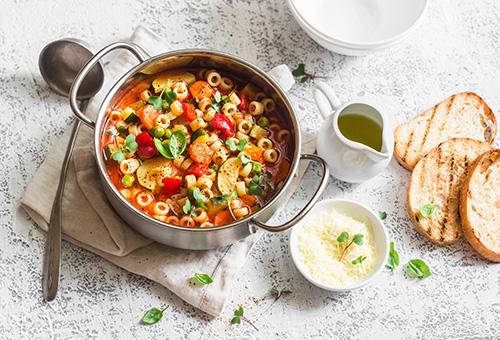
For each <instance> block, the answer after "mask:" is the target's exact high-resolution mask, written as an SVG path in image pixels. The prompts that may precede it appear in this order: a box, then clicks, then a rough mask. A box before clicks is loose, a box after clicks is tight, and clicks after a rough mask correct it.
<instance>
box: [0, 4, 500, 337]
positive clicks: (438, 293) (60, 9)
mask: <svg viewBox="0 0 500 340" xmlns="http://www.w3.org/2000/svg"><path fill="white" fill-rule="evenodd" d="M1 4H2V5H1V9H2V10H1V12H2V14H1V19H0V89H1V90H0V103H2V104H1V105H0V117H1V118H0V119H1V126H2V129H1V131H2V132H1V134H0V142H1V144H2V147H1V148H0V159H1V162H0V169H1V174H2V176H1V177H0V200H1V201H2V202H3V203H2V205H1V207H0V216H1V220H0V221H1V229H0V338H1V339H27V338H29V339H200V338H217V339H229V338H238V339H245V338H248V339H251V338H255V339H271V338H284V339H322V338H331V339H350V338H354V339H451V338H453V339H496V338H500V318H499V317H498V315H499V312H500V295H499V284H500V276H499V269H500V267H499V266H498V265H496V264H493V263H490V262H487V261H484V260H482V259H481V258H480V257H479V256H478V255H477V254H476V253H475V252H474V251H473V250H472V249H471V248H470V246H469V245H468V244H467V243H466V242H463V241H461V242H458V243H457V244H455V245H452V246H448V247H439V246H435V245H433V244H432V243H430V242H428V241H426V240H425V239H424V238H423V237H422V236H421V235H420V234H419V233H418V232H417V231H416V229H415V228H414V227H413V226H412V225H411V222H410V219H409V218H408V216H407V214H406V207H405V192H406V185H407V182H408V179H409V176H410V173H409V172H408V171H406V170H404V169H403V168H402V167H400V166H399V165H398V163H397V162H396V161H395V160H394V159H393V160H392V161H391V163H390V165H389V167H388V169H387V170H386V171H385V172H384V173H383V174H381V175H380V176H378V177H377V178H375V179H373V180H371V181H369V182H366V183H363V184H359V185H351V184H346V183H343V182H340V181H337V180H334V179H331V180H330V183H329V187H328V189H327V190H326V192H325V194H324V196H323V197H324V198H331V197H346V198H351V199H355V200H359V201H361V202H364V203H365V204H367V205H369V206H371V207H372V208H373V210H375V211H378V210H384V211H386V212H387V213H388V218H387V220H386V222H387V223H386V225H387V228H388V230H389V234H390V237H391V239H392V240H394V241H395V242H396V248H397V249H398V250H399V253H400V257H401V262H402V264H405V263H406V262H407V261H408V260H409V259H412V258H421V259H424V260H425V261H426V262H427V263H428V264H429V265H430V267H431V270H432V272H433V275H432V276H431V277H429V278H427V279H425V280H422V281H419V280H412V279H410V278H409V277H408V276H407V274H406V273H405V270H404V269H403V268H400V270H399V273H398V274H396V273H392V272H391V271H390V270H388V269H386V270H385V271H384V272H383V273H382V275H380V277H379V278H378V279H377V280H376V281H375V282H373V284H371V285H370V286H368V287H366V288H363V289H361V290H359V291H355V292H352V293H346V294H335V293H330V292H327V291H323V290H320V289H319V288H316V287H315V286H312V285H311V284H309V283H308V282H307V281H306V280H305V279H304V278H303V277H302V276H301V275H300V274H299V272H298V271H297V270H296V269H295V267H294V265H293V263H292V260H291V258H290V254H289V250H288V233H282V234H275V235H274V234H267V235H265V236H264V237H263V238H262V239H261V240H260V242H259V243H258V244H257V246H256V247H255V249H254V250H253V252H252V253H251V255H250V257H249V259H248V261H247V262H246V264H245V265H244V267H243V269H242V271H241V273H240V275H239V278H238V280H236V282H235V283H234V286H233V289H232V293H231V295H230V297H229V298H228V302H227V306H226V308H225V310H224V312H223V314H222V316H221V317H220V318H215V319H211V318H210V317H208V316H207V315H205V314H204V313H202V312H199V311H198V310H196V309H195V308H194V307H191V306H190V305H187V304H186V303H184V302H183V301H182V300H180V299H179V298H178V297H176V296H175V295H173V294H172V293H171V292H169V291H168V290H166V289H165V288H164V287H162V286H160V285H159V284H156V283H154V282H152V281H149V280H148V279H145V278H143V277H140V276H137V275H134V274H131V273H128V272H126V271H124V270H122V269H120V268H118V267H116V266H114V265H113V264H110V263H109V262H107V261H105V260H103V259H101V258H100V257H98V256H96V255H94V254H92V253H89V252H87V251H85V250H82V249H80V248H77V247H74V246H72V245H69V244H68V243H63V256H62V275H61V286H60V292H59V295H58V297H57V299H56V300H55V301H54V302H53V303H50V304H47V303H44V302H43V301H42V292H41V268H42V254H43V248H44V242H45V234H44V233H43V232H42V231H40V230H39V229H38V228H37V227H36V226H35V224H34V223H33V221H31V220H30V219H29V218H28V217H27V214H26V213H25V212H24V211H23V210H22V209H21V208H20V207H19V201H20V198H21V196H22V193H23V191H24V189H25V188H26V186H27V184H28V182H29V180H30V178H31V177H32V175H33V174H34V173H35V172H36V170H37V168H38V166H39V165H40V164H41V162H42V161H43V159H44V157H45V155H46V153H47V152H48V150H49V149H50V148H51V147H52V145H53V144H54V143H55V142H56V141H57V139H58V137H59V136H60V135H61V133H62V132H63V131H64V129H66V128H67V127H68V126H69V125H70V123H71V121H72V119H73V117H72V115H71V112H70V110H69V106H68V102H67V100H66V98H63V97H61V96H59V95H57V94H54V93H53V92H52V91H51V90H50V89H49V88H48V87H47V85H46V84H45V83H44V81H43V79H42V78H41V76H40V73H39V71H38V60H37V58H38V53H39V52H40V50H41V49H42V48H43V46H44V45H45V44H47V43H48V42H50V41H52V40H55V39H58V38H62V37H75V38H80V39H82V40H84V41H87V42H88V43H89V44H90V45H91V46H92V48H93V49H94V50H97V49H99V48H101V47H103V46H104V45H106V44H108V43H111V42H114V41H117V40H122V39H126V38H128V37H129V36H130V34H131V33H132V31H133V29H134V28H135V26H136V25H138V24H143V25H147V26H149V27H150V28H151V29H153V30H154V31H155V32H156V33H158V34H160V35H162V36H163V37H165V38H166V39H167V40H169V41H171V43H172V45H173V46H174V47H179V48H183V47H186V48H187V47H207V48H213V49H217V50H221V51H225V52H229V53H233V54H236V55H238V56H240V57H243V58H245V59H247V60H249V61H250V62H253V63H255V64H256V65H258V66H260V67H262V68H264V69H269V68H271V67H273V66H276V65H278V64H281V63H286V64H288V65H290V67H291V68H294V67H295V66H296V65H297V64H298V63H300V62H304V63H305V64H306V69H307V71H309V72H312V73H315V74H317V75H322V76H327V77H330V78H328V79H327V80H326V81H327V83H328V84H329V85H331V86H332V87H333V88H334V89H335V91H336V92H337V93H338V96H339V98H341V99H342V100H347V99H350V98H353V97H359V96H367V97H369V98H371V99H373V100H375V101H376V102H377V103H379V105H380V106H381V107H382V108H384V109H385V110H386V112H387V114H388V115H389V116H390V117H392V122H393V124H394V126H396V125H397V124H400V123H402V122H404V121H406V120H408V119H409V118H411V117H413V116H414V115H416V114H417V113H420V112H421V111H423V110H424V109H427V108H429V107H431V106H433V105H434V104H435V103H437V102H439V101H441V100H442V99H444V98H446V97H448V96H449V95H451V94H453V93H457V92H460V91H474V92H476V93H478V94H479V95H480V96H482V97H483V98H484V99H485V100H486V101H487V103H488V104H489V105H490V106H491V107H492V108H493V110H494V112H495V113H498V109H499V108H500V95H499V82H500V81H499V79H500V58H499V57H498V51H499V50H500V46H499V43H500V41H499V39H500V19H499V14H500V2H499V1H497V0H482V1H477V0H434V1H431V3H430V7H429V10H428V13H427V16H426V18H425V20H424V22H423V25H422V26H421V27H420V28H419V29H418V30H417V32H416V34H414V35H412V36H411V37H410V38H409V39H408V40H406V41H405V42H403V43H402V44H399V45H397V46H395V47H393V48H391V49H389V50H385V51H382V52H379V53H377V54H374V55H369V56H365V57H345V56H340V55H336V54H334V53H332V52H329V51H328V50H325V49H324V48H322V47H320V46H319V45H317V44H316V43H315V42H314V41H312V40H311V39H310V38H309V37H308V36H307V35H306V34H305V33H304V32H303V31H302V30H301V29H300V27H299V26H298V24H297V23H296V22H295V21H294V19H293V17H292V15H291V13H290V11H289V10H288V8H287V7H286V5H285V4H284V2H283V1H271V0H266V1H264V0H258V1H255V0H245V1H243V0H226V1H223V0H202V1H198V0H190V1H179V0H169V1H157V2H150V1H149V2H146V1H136V0H120V1H117V0H112V1H77V0H65V1H35V0H30V1H28V0H18V1H12V0H2V2H1ZM311 93H312V83H311V82H309V83H306V84H303V85H297V86H295V87H294V88H293V89H292V90H291V91H290V98H291V100H292V102H294V103H295V104H296V105H299V104H302V105H304V107H305V108H306V110H307V111H308V116H307V119H303V120H302V122H303V127H304V128H305V129H306V130H308V131H310V132H315V131H317V129H318V127H319V125H320V123H321V119H320V118H319V114H318V112H317V109H316V107H315V105H314V103H313V100H312V96H311ZM318 172H319V169H317V168H314V167H312V168H311V169H310V170H309V171H308V172H307V174H306V179H305V180H304V184H303V187H302V189H301V190H298V192H297V194H296V195H295V197H294V198H293V201H292V202H291V203H290V204H289V207H288V208H287V210H286V212H285V213H284V214H283V216H280V219H285V218H287V217H288V216H289V215H291V214H293V213H294V212H296V211H298V209H299V208H300V206H301V204H303V203H304V202H305V199H306V197H307V195H308V194H311V189H310V188H311V187H313V186H314V183H315V181H317V176H318ZM272 287H276V288H287V289H290V290H292V291H293V294H291V295H289V296H286V297H284V298H282V299H281V300H280V301H279V302H278V303H277V304H276V305H275V306H274V307H273V308H272V309H271V310H270V311H267V312H266V311H265V310H266V309H267V307H268V306H269V305H270V303H271V302H272V298H271V296H269V293H268V292H269V290H270V288H272ZM165 305H170V308H169V309H168V310H167V311H166V312H165V317H164V319H163V320H161V322H159V323H158V324H156V325H154V326H144V325H141V324H140V319H141V317H142V315H143V313H144V312H145V311H146V310H147V309H149V308H150V307H153V306H156V307H162V306H165ZM239 305H242V306H243V307H244V308H245V315H246V316H247V317H248V318H250V319H251V320H253V321H254V323H255V325H256V326H257V327H258V329H259V331H256V330H255V329H253V328H252V327H250V326H249V325H248V324H245V323H243V324H241V325H236V326H232V325H231V324H230V319H231V317H232V314H233V311H234V310H235V309H236V308H237V307H238V306H239Z"/></svg>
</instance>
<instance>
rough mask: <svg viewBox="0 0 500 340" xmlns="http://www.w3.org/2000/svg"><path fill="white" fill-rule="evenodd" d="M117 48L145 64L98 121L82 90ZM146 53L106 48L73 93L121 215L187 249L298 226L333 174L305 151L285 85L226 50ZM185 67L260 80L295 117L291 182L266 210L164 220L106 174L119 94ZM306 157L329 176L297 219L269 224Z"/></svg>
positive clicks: (123, 81) (119, 85)
mask: <svg viewBox="0 0 500 340" xmlns="http://www.w3.org/2000/svg"><path fill="white" fill-rule="evenodd" d="M116 49H126V50H128V51H130V52H132V53H133V54H134V55H135V56H136V57H137V59H139V61H140V63H139V64H138V65H137V66H135V67H133V68H132V69H131V70H130V71H128V72H127V73H126V74H125V75H124V76H123V77H121V78H120V80H118V81H117V82H116V84H115V85H114V86H113V87H112V88H111V90H110V91H109V92H108V94H107V95H106V97H105V99H104V101H103V102H102V104H101V107H100V109H99V113H98V116H97V120H96V121H93V120H91V119H89V118H88V117H87V116H85V115H84V114H83V113H82V112H81V111H80V109H79V108H78V106H77V97H76V94H77V92H78V89H79V87H80V86H81V84H82V82H83V80H84V78H85V76H86V75H87V74H88V72H89V71H90V70H91V69H92V67H93V66H94V65H96V64H97V63H98V62H99V60H100V59H101V58H102V57H104V56H105V55H106V54H108V53H109V52H111V51H113V50H116ZM144 53H145V52H144V50H143V49H142V48H141V47H140V46H137V45H132V44H129V43H125V42H119V43H114V44H111V45H109V46H107V47H105V48H103V49H102V50H101V51H99V52H98V53H97V54H96V55H95V56H94V57H93V58H92V59H91V60H90V61H89V62H88V63H87V65H85V67H83V68H82V70H81V71H80V73H79V74H78V76H77V77H76V79H75V81H74V82H73V86H72V87H71V91H70V105H71V108H72V109H73V112H74V113H75V115H76V116H77V117H78V119H80V120H81V121H82V123H84V124H85V125H87V126H89V127H91V128H93V129H94V130H95V132H94V148H95V150H96V162H97V167H98V169H99V174H100V178H101V182H102V185H103V187H104V192H105V193H106V195H107V197H108V199H109V201H110V202H111V204H112V205H113V207H114V208H115V210H116V211H117V212H118V214H120V216H121V217H122V218H123V219H124V220H125V221H126V222H127V223H129V224H130V226H132V227H133V228H134V229H135V230H137V231H138V232H140V233H141V234H143V235H145V236H147V237H149V238H150V239H152V240H154V241H157V242H160V243H163V244H166V245H169V246H172V247H177V248H183V249H212V248H217V247H220V246H224V245H228V244H232V243H234V242H236V241H238V240H240V239H242V238H244V237H246V236H248V235H250V234H252V233H255V232H256V231H257V230H258V229H259V228H262V229H265V230H267V231H270V232H280V231H284V230H287V229H289V228H291V227H293V226H294V225H295V224H296V223H297V222H299V221H300V220H301V219H302V218H303V217H304V216H305V215H306V214H307V213H308V212H309V210H310V209H311V208H312V207H313V206H314V204H315V203H316V202H317V201H318V199H319V198H320V196H321V194H322V193H323V190H324V189H325V187H326V184H327V182H328V176H329V172H328V166H327V164H326V163H325V161H324V160H323V159H322V158H320V157H318V156H316V155H312V154H301V153H300V149H301V138H300V128H299V124H298V121H297V117H296V115H295V113H294V109H293V106H292V104H291V103H290V101H289V100H288V98H287V96H286V95H285V93H284V91H283V90H282V89H281V88H280V87H279V85H278V84H277V83H276V82H275V81H274V80H273V79H272V78H271V77H270V76H269V75H267V74H266V73H265V72H263V71H262V70H260V69H259V68H257V67H255V66H253V65H251V64H250V63H248V62H246V61H244V60H242V59H240V58H237V57H234V56H231V55H228V54H225V53H220V52H214V51H209V50H177V51H172V52H168V53H164V54H161V55H158V56H154V57H151V58H146V57H145V56H144ZM182 67H188V68H189V67H211V68H217V69H218V70H220V71H223V72H224V73H228V74H233V75H234V76H235V77H237V78H240V79H245V80H248V81H249V82H251V83H253V84H255V85H256V86H257V87H258V88H261V89H263V90H264V91H265V92H266V93H267V94H271V96H272V97H273V99H274V100H275V102H276V103H277V105H278V106H280V109H281V113H282V114H283V115H284V116H285V117H284V118H286V119H287V120H289V123H290V125H291V126H292V129H291V136H292V138H293V140H294V143H295V152H294V155H293V160H292V162H291V167H290V173H289V175H288V177H287V179H286V181H285V184H284V185H283V187H282V188H281V189H280V190H279V191H278V192H277V193H276V194H275V195H274V197H272V199H271V200H270V201H268V202H267V203H266V205H265V206H264V207H262V208H261V209H260V210H258V211H257V212H255V213H253V214H251V215H249V216H247V217H246V218H243V219H241V220H238V221H235V222H233V223H230V224H226V225H222V226H216V227H210V228H189V227H181V226H177V225H172V224H168V223H165V222H162V221H159V220H157V219H155V218H153V217H151V216H149V215H147V214H145V213H143V212H142V211H140V210H139V209H137V208H136V207H134V206H133V205H132V204H131V203H130V202H128V201H127V200H126V199H125V198H124V197H123V196H122V195H121V194H120V193H119V192H118V190H117V189H116V187H115V186H114V185H113V183H112V182H111V180H110V179H109V177H108V175H107V173H106V169H105V166H104V158H103V155H102V152H101V151H100V150H101V145H100V140H101V135H102V133H104V131H103V129H104V126H103V122H104V118H105V117H106V109H107V108H108V107H109V106H110V104H112V103H113V102H114V100H117V98H119V97H120V96H121V95H122V94H123V93H124V92H126V91H127V88H129V87H130V85H131V84H135V83H136V82H138V81H140V80H141V79H143V78H145V77H147V76H150V75H151V74H156V73H159V72H163V71H165V70H169V69H178V68H182ZM300 160H309V161H314V162H317V163H319V164H320V166H321V167H322V169H323V177H322V179H321V182H320V185H319V186H318V189H317V190H316V192H315V193H314V195H313V197H312V198H311V200H310V201H309V202H308V203H307V204H306V205H305V207H304V208H303V209H302V210H301V211H300V212H299V213H298V214H297V215H296V216H295V217H294V218H293V219H291V220H290V221H288V222H286V223H283V224H281V225H278V226H270V225H267V224H266V222H267V221H268V220H269V218H270V217H271V216H272V215H273V214H274V213H275V212H276V211H277V210H278V208H279V207H280V206H281V205H282V204H281V203H280V199H282V198H283V197H284V195H285V193H286V192H287V190H288V189H289V186H290V183H291V181H292V179H293V177H294V176H295V175H296V174H297V171H298V165H299V161H300Z"/></svg>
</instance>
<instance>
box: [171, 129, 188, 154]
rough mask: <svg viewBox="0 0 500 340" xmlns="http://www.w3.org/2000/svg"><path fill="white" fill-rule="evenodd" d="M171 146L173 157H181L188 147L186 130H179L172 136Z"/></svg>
mask: <svg viewBox="0 0 500 340" xmlns="http://www.w3.org/2000/svg"><path fill="white" fill-rule="evenodd" d="M168 146H169V148H170V152H171V154H172V157H173V159H175V158H177V157H179V156H180V155H181V154H182V153H183V152H184V149H185V148H186V135H185V134H184V131H182V130H177V131H175V132H174V133H172V135H171V136H170V139H169V145H168Z"/></svg>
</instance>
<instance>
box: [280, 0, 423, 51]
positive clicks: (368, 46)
mask: <svg viewBox="0 0 500 340" xmlns="http://www.w3.org/2000/svg"><path fill="white" fill-rule="evenodd" d="M428 2H429V1H428V0H287V3H288V7H289V8H290V10H291V11H292V14H293V15H294V17H295V19H296V20H297V22H298V23H299V24H300V26H302V28H303V29H304V31H306V33H307V34H309V36H310V37H311V38H313V39H314V40H315V41H316V42H317V43H318V44H320V45H322V46H323V47H325V48H327V49H329V50H331V51H334V52H337V53H340V54H345V55H365V54H368V53H372V52H375V51H377V50H380V49H383V48H387V47H390V46H393V45H395V44H397V43H398V42H400V41H402V40H403V39H404V38H406V37H407V36H408V35H410V34H411V33H412V32H413V31H415V30H416V29H417V27H418V26H419V25H420V23H421V22H422V20H423V17H424V14H425V11H426V9H427V5H428Z"/></svg>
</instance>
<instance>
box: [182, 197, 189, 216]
mask: <svg viewBox="0 0 500 340" xmlns="http://www.w3.org/2000/svg"><path fill="white" fill-rule="evenodd" d="M182 211H184V214H186V215H187V214H189V213H190V212H191V202H190V201H189V200H186V203H184V206H183V207H182Z"/></svg>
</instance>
